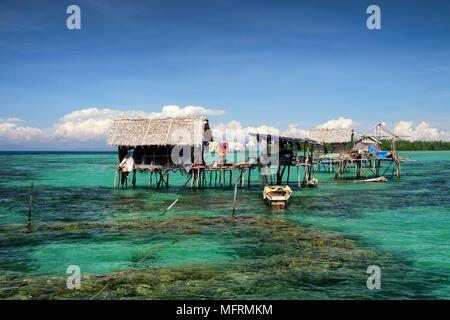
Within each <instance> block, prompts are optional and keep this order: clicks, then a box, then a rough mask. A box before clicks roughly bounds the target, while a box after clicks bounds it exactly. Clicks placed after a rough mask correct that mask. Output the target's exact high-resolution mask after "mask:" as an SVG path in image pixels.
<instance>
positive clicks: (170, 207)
mask: <svg viewBox="0 0 450 320" xmlns="http://www.w3.org/2000/svg"><path fill="white" fill-rule="evenodd" d="M177 201H178V199H177V200H175V201H174V202H173V203H172V204H171V205H170V206H169V207H168V208H167V209H166V211H164V212H163V213H161V214H160V215H159V216H162V215H165V214H166V213H167V211H169V210H170V209H172V207H173V206H174V205H175V203H177Z"/></svg>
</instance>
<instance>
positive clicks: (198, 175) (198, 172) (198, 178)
mask: <svg viewBox="0 0 450 320" xmlns="http://www.w3.org/2000/svg"><path fill="white" fill-rule="evenodd" d="M199 180H200V167H198V169H197V189H198V182H199Z"/></svg>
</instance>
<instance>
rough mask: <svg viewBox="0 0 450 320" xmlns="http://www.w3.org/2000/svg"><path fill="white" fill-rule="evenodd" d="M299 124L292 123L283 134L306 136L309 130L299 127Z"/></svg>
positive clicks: (297, 136)
mask: <svg viewBox="0 0 450 320" xmlns="http://www.w3.org/2000/svg"><path fill="white" fill-rule="evenodd" d="M297 127H298V124H290V125H289V127H288V128H287V129H286V130H284V131H282V132H281V135H283V136H287V137H294V138H306V137H307V136H308V130H304V129H299V128H297Z"/></svg>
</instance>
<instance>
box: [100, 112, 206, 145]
mask: <svg viewBox="0 0 450 320" xmlns="http://www.w3.org/2000/svg"><path fill="white" fill-rule="evenodd" d="M208 129H209V123H208V119H206V118H205V117H174V118H158V119H148V118H118V119H116V120H114V122H113V125H112V127H111V130H110V131H109V134H108V144H109V145H116V146H128V147H136V146H151V145H157V146H161V145H194V146H200V145H202V143H203V140H204V138H205V137H204V133H205V131H206V130H208Z"/></svg>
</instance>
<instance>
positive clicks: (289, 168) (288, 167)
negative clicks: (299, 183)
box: [286, 166, 291, 185]
mask: <svg viewBox="0 0 450 320" xmlns="http://www.w3.org/2000/svg"><path fill="white" fill-rule="evenodd" d="M287 169H288V174H287V182H286V184H287V185H289V175H290V173H291V167H290V166H287Z"/></svg>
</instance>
